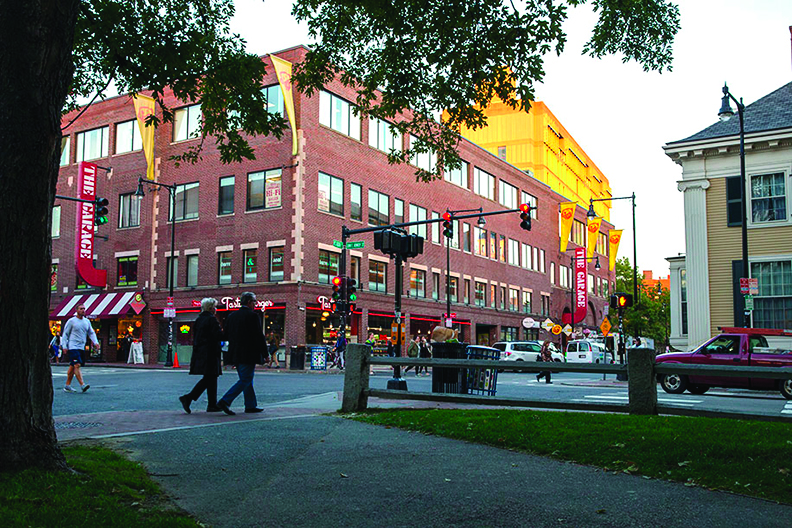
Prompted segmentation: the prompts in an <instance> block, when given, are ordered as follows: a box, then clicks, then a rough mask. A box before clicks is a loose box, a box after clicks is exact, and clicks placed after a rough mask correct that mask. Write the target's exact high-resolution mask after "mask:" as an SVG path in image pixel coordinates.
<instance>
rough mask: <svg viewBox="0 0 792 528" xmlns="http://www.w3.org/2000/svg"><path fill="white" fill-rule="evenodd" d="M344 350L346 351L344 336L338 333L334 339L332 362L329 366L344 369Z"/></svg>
mask: <svg viewBox="0 0 792 528" xmlns="http://www.w3.org/2000/svg"><path fill="white" fill-rule="evenodd" d="M344 352H346V338H345V337H344V334H338V339H336V344H335V346H334V347H333V364H332V365H330V366H331V367H336V368H338V369H340V370H344Z"/></svg>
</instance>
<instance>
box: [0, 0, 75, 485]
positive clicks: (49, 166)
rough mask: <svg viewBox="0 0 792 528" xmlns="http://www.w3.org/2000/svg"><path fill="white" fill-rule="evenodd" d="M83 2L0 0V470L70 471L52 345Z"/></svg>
mask: <svg viewBox="0 0 792 528" xmlns="http://www.w3.org/2000/svg"><path fill="white" fill-rule="evenodd" d="M79 6H80V0H0V72H2V73H0V365H2V368H0V445H2V446H3V447H2V449H0V471H10V470H22V469H27V468H31V467H39V468H45V469H65V468H66V462H65V459H64V457H63V454H62V453H61V452H60V450H59V449H58V441H57V438H56V436H55V424H54V422H53V419H52V374H51V371H50V366H49V354H48V352H47V345H48V343H49V335H48V330H47V317H48V310H49V292H50V286H49V284H50V281H49V274H50V259H51V243H50V237H51V216H52V205H53V199H54V195H55V184H56V182H57V180H58V165H59V159H60V143H61V130H60V126H61V109H62V108H63V104H64V102H65V99H66V94H67V92H68V90H69V86H70V84H71V82H72V77H73V73H74V66H73V63H72V48H73V44H74V31H75V23H76V20H77V13H78V9H79Z"/></svg>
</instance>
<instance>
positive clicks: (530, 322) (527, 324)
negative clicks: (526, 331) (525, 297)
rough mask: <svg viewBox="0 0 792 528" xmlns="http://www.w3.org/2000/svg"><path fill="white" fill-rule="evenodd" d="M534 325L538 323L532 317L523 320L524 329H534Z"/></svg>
mask: <svg viewBox="0 0 792 528" xmlns="http://www.w3.org/2000/svg"><path fill="white" fill-rule="evenodd" d="M534 324H536V321H534V320H533V319H531V318H530V317H526V318H525V319H523V320H522V325H523V328H533V327H534Z"/></svg>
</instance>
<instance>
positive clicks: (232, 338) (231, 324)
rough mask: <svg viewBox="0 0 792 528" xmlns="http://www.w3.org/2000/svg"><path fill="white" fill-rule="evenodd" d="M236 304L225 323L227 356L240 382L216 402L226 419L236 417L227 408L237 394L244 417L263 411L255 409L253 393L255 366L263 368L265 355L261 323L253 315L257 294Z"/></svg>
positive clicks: (265, 347)
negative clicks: (245, 414) (240, 394)
mask: <svg viewBox="0 0 792 528" xmlns="http://www.w3.org/2000/svg"><path fill="white" fill-rule="evenodd" d="M239 304H240V305H241V306H240V308H239V310H237V311H236V312H233V313H232V314H230V315H229V316H228V317H227V318H226V320H225V334H226V337H227V338H228V355H229V356H230V360H231V363H232V364H233V365H236V370H237V374H238V375H239V381H237V382H236V383H235V384H234V385H233V386H232V387H231V388H230V389H228V392H226V393H225V394H224V395H223V397H222V398H220V400H218V402H217V406H218V407H220V409H222V411H223V412H224V413H226V414H228V415H233V414H236V413H235V412H234V411H232V410H231V408H230V407H231V404H232V403H233V402H234V399H235V398H236V397H237V396H239V393H243V394H244V396H245V412H246V413H258V412H261V411H263V410H264V409H261V408H259V407H258V406H257V402H256V391H254V390H253V374H254V373H255V370H256V364H259V365H262V364H264V361H265V359H266V355H267V342H266V340H265V339H264V328H263V327H262V326H261V319H259V316H258V314H257V313H256V312H255V311H254V308H255V306H256V294H255V293H252V292H245V293H243V294H242V296H241V297H240V298H239Z"/></svg>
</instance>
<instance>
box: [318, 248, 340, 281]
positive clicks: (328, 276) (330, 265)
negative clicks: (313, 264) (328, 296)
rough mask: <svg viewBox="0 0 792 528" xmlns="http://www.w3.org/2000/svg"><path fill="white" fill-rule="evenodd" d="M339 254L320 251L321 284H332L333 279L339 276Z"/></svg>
mask: <svg viewBox="0 0 792 528" xmlns="http://www.w3.org/2000/svg"><path fill="white" fill-rule="evenodd" d="M339 256H340V255H339V254H338V253H334V252H332V251H325V250H323V249H320V250H319V282H320V283H321V284H330V281H331V280H332V278H333V277H335V276H337V275H338V261H339Z"/></svg>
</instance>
